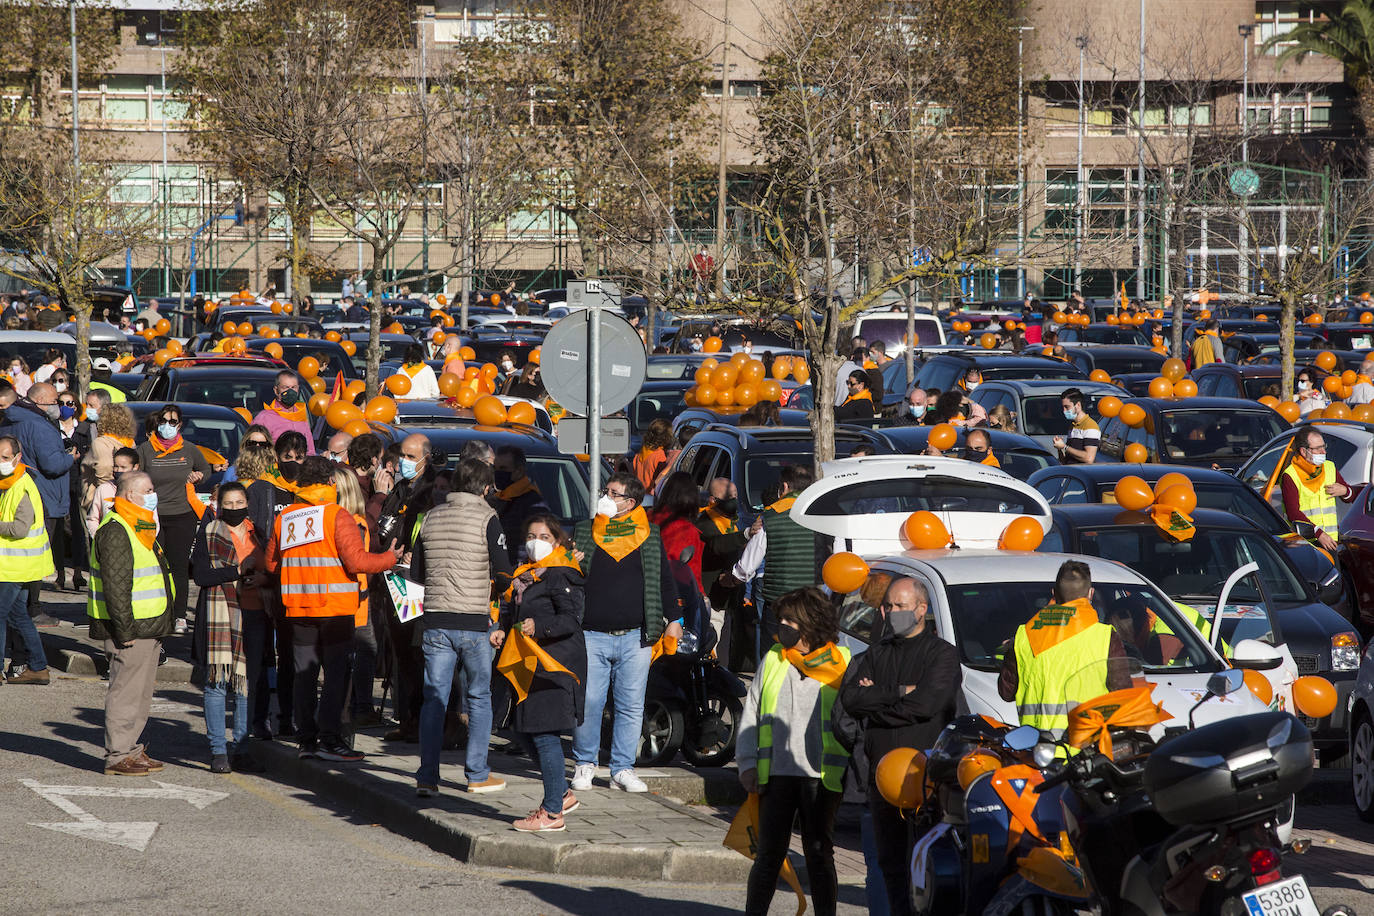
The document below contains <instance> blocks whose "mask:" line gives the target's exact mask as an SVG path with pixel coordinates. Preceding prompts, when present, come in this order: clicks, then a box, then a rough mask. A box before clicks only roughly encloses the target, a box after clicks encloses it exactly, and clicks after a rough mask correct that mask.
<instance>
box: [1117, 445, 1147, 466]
mask: <svg viewBox="0 0 1374 916" xmlns="http://www.w3.org/2000/svg"><path fill="white" fill-rule="evenodd" d="M1122 457H1123V458H1125V459H1126V461H1127V462H1128V463H1129V464H1144V463H1145V462H1146V461H1148V460H1150V452H1149V450H1148V449H1146V448H1145V446H1143V445H1141V444H1140V443H1139V442H1132V443H1131V444H1130V445H1128V446H1126V451H1125V453H1124V454H1123V455H1122Z"/></svg>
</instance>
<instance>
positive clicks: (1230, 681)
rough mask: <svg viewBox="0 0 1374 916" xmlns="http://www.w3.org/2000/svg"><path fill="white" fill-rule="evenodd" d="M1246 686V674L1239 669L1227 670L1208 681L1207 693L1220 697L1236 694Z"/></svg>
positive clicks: (1219, 672)
mask: <svg viewBox="0 0 1374 916" xmlns="http://www.w3.org/2000/svg"><path fill="white" fill-rule="evenodd" d="M1244 686H1245V672H1244V671H1242V670H1240V669H1239V668H1227V669H1226V670H1225V671H1218V672H1217V673H1216V674H1214V675H1212V676H1211V677H1209V678H1208V679H1207V692H1208V693H1210V694H1213V695H1215V696H1219V697H1224V696H1226V695H1227V694H1232V693H1235V692H1236V691H1237V690H1239V689H1240V688H1242V687H1244Z"/></svg>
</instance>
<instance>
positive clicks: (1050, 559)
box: [874, 549, 1148, 585]
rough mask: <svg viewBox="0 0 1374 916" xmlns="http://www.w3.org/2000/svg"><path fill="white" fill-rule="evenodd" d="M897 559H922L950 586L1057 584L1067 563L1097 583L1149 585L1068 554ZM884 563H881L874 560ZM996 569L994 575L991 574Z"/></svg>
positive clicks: (942, 554)
mask: <svg viewBox="0 0 1374 916" xmlns="http://www.w3.org/2000/svg"><path fill="white" fill-rule="evenodd" d="M897 556H902V557H909V558H911V559H914V560H919V561H920V562H922V563H925V564H926V565H928V566H930V567H932V568H933V569H934V570H935V571H936V572H937V573H938V574H939V575H940V578H942V579H944V580H945V582H946V583H948V584H949V585H983V584H986V583H988V582H993V581H1000V582H1045V583H1050V582H1053V581H1054V578H1055V575H1056V574H1057V573H1058V572H1059V567H1060V566H1062V565H1063V564H1064V561H1065V560H1077V561H1079V562H1081V563H1087V564H1088V569H1089V572H1090V574H1091V576H1092V580H1093V581H1094V582H1111V583H1113V584H1123V585H1144V584H1148V580H1146V579H1145V578H1144V577H1143V576H1141V575H1140V574H1138V573H1136V572H1135V571H1134V570H1132V569H1130V568H1128V567H1126V566H1123V565H1122V564H1120V563H1117V562H1115V561H1113V560H1104V559H1102V558H1101V557H1091V556H1079V555H1077V554H1067V553H1039V552H1034V551H1026V550H950V549H945V550H908V551H906V552H905V553H902V554H898V555H897ZM874 562H880V561H876V560H875V561H874ZM991 570H995V571H996V572H995V574H994V573H990V571H991Z"/></svg>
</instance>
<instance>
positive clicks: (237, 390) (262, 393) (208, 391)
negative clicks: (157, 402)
mask: <svg viewBox="0 0 1374 916" xmlns="http://www.w3.org/2000/svg"><path fill="white" fill-rule="evenodd" d="M237 375H238V377H237V378H236V377H234V376H226V375H220V374H218V373H217V374H216V375H214V376H211V377H204V376H201V377H195V376H192V377H178V378H177V379H176V381H175V382H174V383H173V385H172V390H171V391H169V392H168V393H167V400H169V401H189V402H190V403H193V404H217V405H219V406H220V407H244V408H247V409H248V411H249V413H253V414H256V413H257V412H258V411H260V410H262V408H263V406H264V405H266V404H270V403H271V402H272V399H273V398H274V397H275V396H276V395H275V394H274V393H273V389H274V388H275V387H276V385H277V374H276V372H269V373H262V374H258V373H251V374H250V373H248V372H245V371H244V370H242V369H240V370H238V373H237Z"/></svg>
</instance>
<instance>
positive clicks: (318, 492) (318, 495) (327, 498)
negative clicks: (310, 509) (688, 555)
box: [296, 483, 339, 506]
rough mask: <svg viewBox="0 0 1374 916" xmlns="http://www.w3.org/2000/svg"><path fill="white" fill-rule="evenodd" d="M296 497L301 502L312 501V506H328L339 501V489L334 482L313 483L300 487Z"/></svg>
mask: <svg viewBox="0 0 1374 916" xmlns="http://www.w3.org/2000/svg"><path fill="white" fill-rule="evenodd" d="M296 497H297V498H298V499H299V500H300V501H301V502H303V503H310V505H312V506H327V505H329V504H330V503H336V502H338V501H339V491H338V490H336V489H335V488H334V485H333V484H332V483H312V484H311V485H310V486H308V487H300V488H298V489H297V490H296Z"/></svg>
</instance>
